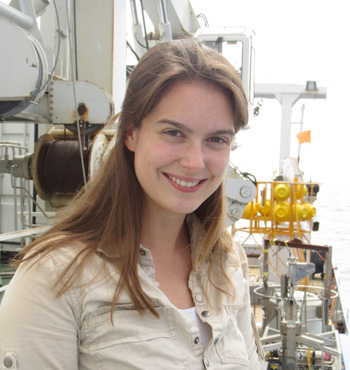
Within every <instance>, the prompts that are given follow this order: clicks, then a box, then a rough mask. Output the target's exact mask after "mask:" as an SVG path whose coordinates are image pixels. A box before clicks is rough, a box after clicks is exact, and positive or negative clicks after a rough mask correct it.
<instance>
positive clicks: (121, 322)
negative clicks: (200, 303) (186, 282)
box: [80, 305, 186, 370]
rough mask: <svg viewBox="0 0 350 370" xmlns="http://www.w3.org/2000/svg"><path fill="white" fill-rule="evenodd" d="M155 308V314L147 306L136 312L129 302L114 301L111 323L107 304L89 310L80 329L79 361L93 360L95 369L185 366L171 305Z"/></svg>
mask: <svg viewBox="0 0 350 370" xmlns="http://www.w3.org/2000/svg"><path fill="white" fill-rule="evenodd" d="M157 312H158V314H159V318H157V317H155V316H154V315H153V314H152V313H150V312H149V311H148V310H146V311H145V312H144V313H143V314H141V315H140V314H139V312H138V311H137V310H136V309H134V307H133V305H118V306H117V308H116V310H115V311H114V313H113V324H112V323H111V316H110V307H104V308H101V309H99V310H97V311H95V312H93V313H91V314H90V315H89V317H87V318H86V319H85V320H84V323H83V327H82V330H81V342H80V351H81V353H82V354H81V356H80V357H81V361H82V364H83V363H85V362H86V363H88V362H89V361H94V362H96V364H97V368H99V369H111V368H116V369H125V370H128V369H152V368H164V369H165V368H166V369H174V370H175V369H186V366H184V359H183V356H182V353H181V351H180V349H179V348H178V346H177V343H176V334H175V321H174V317H173V310H172V308H164V307H161V308H157ZM82 368H84V367H82ZM87 368H88V367H87Z"/></svg>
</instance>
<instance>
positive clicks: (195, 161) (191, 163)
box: [180, 143, 205, 173]
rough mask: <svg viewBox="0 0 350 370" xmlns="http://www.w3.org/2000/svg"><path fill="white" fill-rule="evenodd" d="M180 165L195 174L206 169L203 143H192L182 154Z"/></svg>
mask: <svg viewBox="0 0 350 370" xmlns="http://www.w3.org/2000/svg"><path fill="white" fill-rule="evenodd" d="M180 165H181V166H182V167H185V168H187V169H188V170H190V171H191V172H193V173H195V172H198V171H200V170H202V169H203V168H204V167H205V159H204V152H203V147H202V145H201V143H191V144H190V145H187V146H186V148H184V151H183V152H182V153H181V159H180Z"/></svg>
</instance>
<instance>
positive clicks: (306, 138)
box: [297, 130, 311, 144]
mask: <svg viewBox="0 0 350 370" xmlns="http://www.w3.org/2000/svg"><path fill="white" fill-rule="evenodd" d="M297 138H298V140H299V144H302V143H311V131H310V130H308V131H301V132H299V133H297Z"/></svg>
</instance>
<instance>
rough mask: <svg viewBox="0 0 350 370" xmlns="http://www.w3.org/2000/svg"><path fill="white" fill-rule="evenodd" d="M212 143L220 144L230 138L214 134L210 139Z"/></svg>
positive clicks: (225, 142)
mask: <svg viewBox="0 0 350 370" xmlns="http://www.w3.org/2000/svg"><path fill="white" fill-rule="evenodd" d="M209 141H211V142H212V143H218V144H227V143H228V139H227V138H224V137H220V136H214V137H211V138H210V139H209Z"/></svg>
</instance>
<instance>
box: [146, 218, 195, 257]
mask: <svg viewBox="0 0 350 370" xmlns="http://www.w3.org/2000/svg"><path fill="white" fill-rule="evenodd" d="M189 243H190V240H189V235H188V230H187V225H186V222H185V216H183V215H173V214H171V215H169V214H164V213H162V214H161V213H159V212H157V213H155V212H145V215H144V217H143V225H142V232H141V244H142V245H143V246H144V247H146V248H148V249H150V250H151V252H153V253H154V252H160V250H161V251H167V253H172V252H178V251H181V250H182V249H183V248H185V247H187V246H188V245H189Z"/></svg>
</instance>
